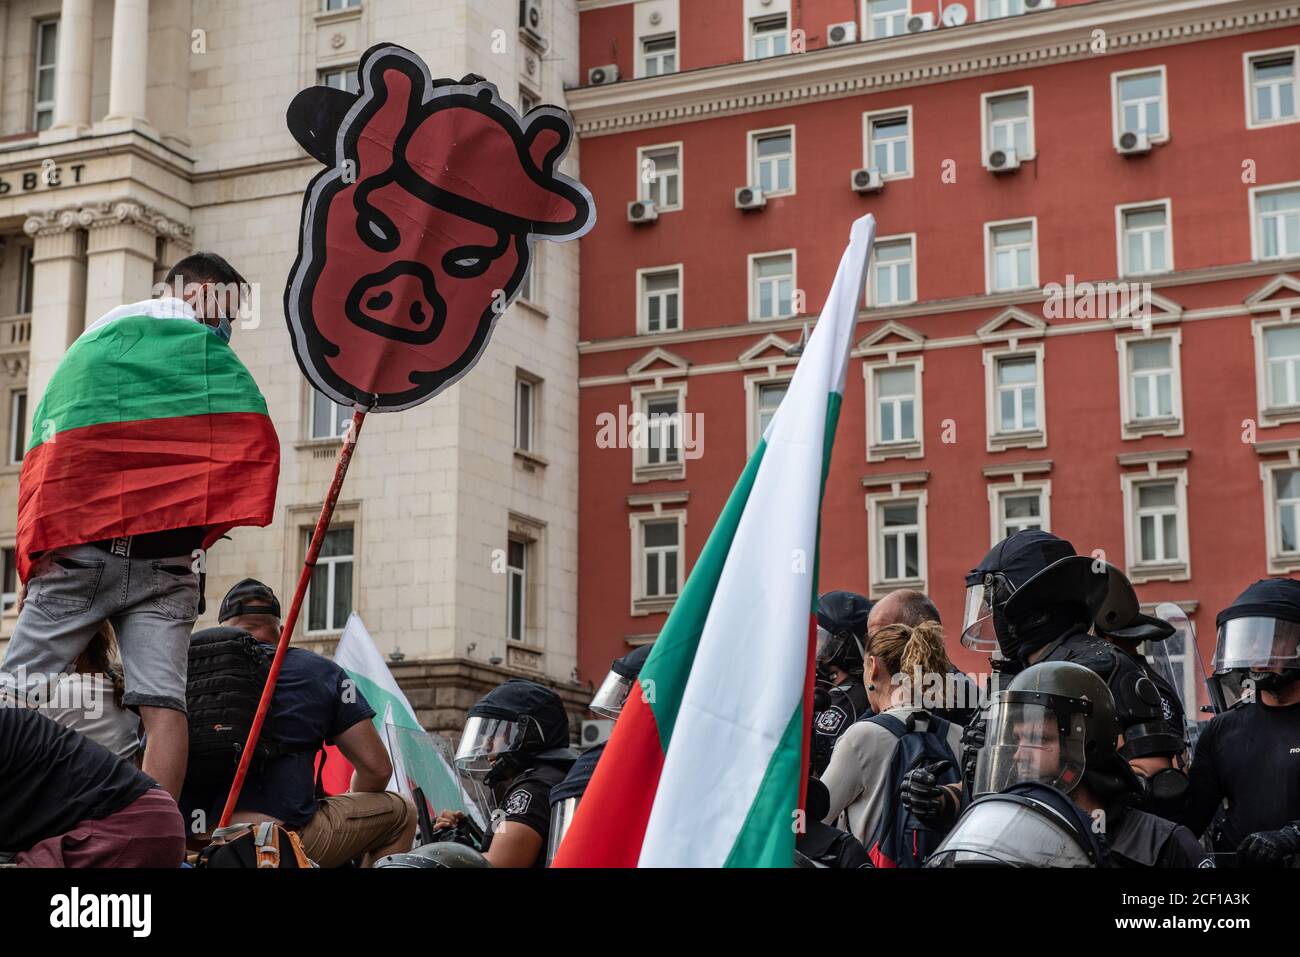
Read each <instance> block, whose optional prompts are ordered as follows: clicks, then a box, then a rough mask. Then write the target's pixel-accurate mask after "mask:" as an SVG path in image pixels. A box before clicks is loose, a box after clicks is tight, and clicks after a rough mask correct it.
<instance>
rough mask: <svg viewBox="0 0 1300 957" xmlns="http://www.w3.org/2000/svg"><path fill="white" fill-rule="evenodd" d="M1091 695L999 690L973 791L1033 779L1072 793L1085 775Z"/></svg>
mask: <svg viewBox="0 0 1300 957" xmlns="http://www.w3.org/2000/svg"><path fill="white" fill-rule="evenodd" d="M1090 710H1091V705H1090V704H1089V702H1087V701H1082V700H1076V699H1070V698H1062V697H1059V696H1057V695H1047V694H1040V693H1038V692H1034V691H1001V692H998V694H996V695H995V696H994V697H993V703H992V704H990V705H989V712H988V719H987V723H986V725H985V732H984V746H983V747H982V748H980V752H979V757H978V759H977V760H976V763H975V784H974V793H975V794H976V795H980V794H991V793H994V792H997V791H1002V790H1004V789H1006V788H1008V787H1010V786H1011V785H1013V784H1021V783H1026V782H1028V783H1034V784H1045V785H1047V786H1048V787H1051V788H1055V789H1056V790H1058V791H1060V792H1062V793H1065V794H1068V793H1069V792H1070V791H1071V790H1072V789H1073V788H1074V786H1075V785H1076V784H1078V783H1079V781H1080V780H1081V779H1082V777H1083V769H1084V755H1085V751H1084V747H1085V745H1086V743H1087V740H1086V738H1087V734H1086V729H1085V724H1084V717H1085V715H1086V714H1087V713H1088V712H1089V711H1090Z"/></svg>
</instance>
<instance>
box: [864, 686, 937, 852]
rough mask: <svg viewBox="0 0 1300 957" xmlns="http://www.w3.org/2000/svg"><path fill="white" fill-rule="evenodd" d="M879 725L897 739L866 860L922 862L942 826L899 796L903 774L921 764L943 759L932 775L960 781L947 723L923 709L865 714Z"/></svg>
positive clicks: (934, 844) (868, 843)
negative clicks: (899, 715)
mask: <svg viewBox="0 0 1300 957" xmlns="http://www.w3.org/2000/svg"><path fill="white" fill-rule="evenodd" d="M865 720H867V721H870V722H871V723H872V724H877V725H880V727H882V728H884V729H885V730H887V731H888V732H889V733H890V734H892V735H893V736H894V737H895V738H897V739H898V748H897V749H896V750H895V751H894V760H893V762H892V763H891V764H890V766H889V774H888V776H887V777H886V778H885V802H884V807H883V808H882V809H881V813H880V822H879V823H878V824H877V825H876V831H875V833H874V834H872V835H871V840H870V841H868V842H866V843H867V848H868V851H867V853H868V854H869V855H870V857H871V863H872V864H873V865H875V866H876V867H921V866H922V865H923V864H924V863H925V859H926V858H927V857H929V856H930V854H931V853H932V852H933V851H934V850H935V848H937V847H938V846H939V844H940V843H941V842H942V841H943V838H944V835H945V831H943V830H939V829H937V828H935V827H933V826H932V825H930V824H927V823H926V822H924V821H922V820H921V819H920V818H918V817H917V816H916V815H915V814H913V813H912V812H911V811H910V810H909V809H908V808H907V805H905V804H904V803H903V802H902V800H901V798H900V797H899V790H900V789H901V787H902V783H903V776H904V775H905V774H907V772H908V771H911V770H913V769H915V768H918V767H921V766H922V765H930V764H935V763H938V762H940V761H946V762H948V766H947V767H946V768H945V769H943V770H942V771H940V772H939V773H937V774H936V776H935V778H936V781H937V783H939V784H959V783H960V782H961V774H960V773H959V771H958V767H959V765H958V763H957V760H956V758H954V757H953V753H952V749H951V748H950V747H948V728H949V723H948V722H947V721H945V720H944V719H943V718H939V717H935V716H934V715H932V714H930V713H928V712H926V711H913V712H912V713H911V714H910V715H908V717H907V722H906V723H904V722H902V721H900V720H899V719H898V718H896V717H895V716H894V715H892V714H876V715H872V716H871V717H870V718H867V719H865Z"/></svg>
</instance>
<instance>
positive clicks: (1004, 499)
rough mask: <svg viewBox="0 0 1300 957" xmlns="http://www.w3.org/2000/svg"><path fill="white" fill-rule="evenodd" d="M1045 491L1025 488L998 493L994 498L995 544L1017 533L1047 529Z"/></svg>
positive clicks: (1038, 488)
mask: <svg viewBox="0 0 1300 957" xmlns="http://www.w3.org/2000/svg"><path fill="white" fill-rule="evenodd" d="M1044 491H1045V490H1044V489H1043V488H1042V487H1023V488H1018V489H1006V490H1004V491H999V492H997V494H996V495H995V496H994V509H995V510H996V513H997V514H996V519H995V522H994V525H995V529H996V531H995V534H996V536H997V537H996V538H995V539H994V544H996V543H997V542H1000V541H1002V539H1004V538H1006V537H1007V536H1008V535H1014V534H1015V533H1016V532H1023V531H1027V530H1038V529H1044V530H1045V529H1046V521H1047V517H1046V515H1047V509H1046V505H1045V501H1044V499H1045V495H1044Z"/></svg>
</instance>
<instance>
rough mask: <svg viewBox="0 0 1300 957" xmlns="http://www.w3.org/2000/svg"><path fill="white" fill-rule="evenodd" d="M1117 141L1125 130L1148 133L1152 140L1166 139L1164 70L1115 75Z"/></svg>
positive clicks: (1126, 131) (1167, 131)
mask: <svg viewBox="0 0 1300 957" xmlns="http://www.w3.org/2000/svg"><path fill="white" fill-rule="evenodd" d="M1114 81H1115V87H1114V94H1115V140H1116V142H1117V143H1118V141H1119V137H1120V135H1121V134H1123V133H1145V134H1146V135H1147V138H1148V139H1150V140H1152V141H1157V140H1163V139H1165V138H1167V136H1168V133H1169V129H1168V120H1167V107H1166V101H1165V71H1164V68H1163V67H1160V68H1158V69H1155V70H1141V71H1133V72H1131V73H1116V74H1114Z"/></svg>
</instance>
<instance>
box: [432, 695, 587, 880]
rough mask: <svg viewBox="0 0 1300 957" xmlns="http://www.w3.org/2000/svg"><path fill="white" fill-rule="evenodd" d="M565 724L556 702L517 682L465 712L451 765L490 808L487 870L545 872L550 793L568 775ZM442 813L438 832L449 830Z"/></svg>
mask: <svg viewBox="0 0 1300 957" xmlns="http://www.w3.org/2000/svg"><path fill="white" fill-rule="evenodd" d="M576 757H577V755H576V754H575V753H574V752H573V751H572V750H571V749H570V748H569V719H568V716H567V715H566V713H565V711H564V703H563V702H562V701H561V700H560V696H559V695H557V694H556V693H555V692H554V691H552V690H551V689H549V688H546V687H543V686H542V685H539V684H537V683H536V682H532V681H525V680H524V679H522V678H511V679H510V680H509V681H507V682H505V683H504V684H502V685H499V686H498V687H496V688H493V689H492V690H491V691H489V692H488V693H487V694H486V695H484V696H483V697H482V698H480V699H479V700H478V701H477V702H476V703H475V704H474V705H473V706H472V707H471V708H470V709H469V712H468V715H467V717H466V720H465V730H464V733H463V734H462V735H461V739H460V745H459V747H457V749H456V756H455V759H454V760H455V764H456V767H457V768H459V769H460V770H461V771H464V772H466V773H468V774H469V775H471V776H474V777H477V778H479V779H481V780H482V782H483V784H484V785H485V786H486V788H487V789H488V792H489V794H490V796H491V798H492V799H493V801H494V802H496V801H497V799H498V798H500V800H499V802H498V806H497V807H496V808H495V809H494V810H493V812H492V822H493V828H492V834H491V836H490V837H489V839H488V845H487V848H486V850H485V852H484V857H485V858H486V859H487V861H488V863H489V864H491V865H492V866H493V867H543V866H545V864H546V839H547V835H548V832H549V829H550V792H551V788H553V787H554V786H555V785H557V784H559V783H560V781H562V780H563V779H564V776H565V775H566V774H567V773H568V771H569V768H570V767H572V765H573V762H574V759H575V758H576ZM461 817H462V815H461V812H459V811H444V812H443V813H442V814H440V815H439V816H438V820H437V822H436V824H435V826H436V827H445V826H454V825H455V824H456V823H457V822H458V821H459V820H460V818H461Z"/></svg>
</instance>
